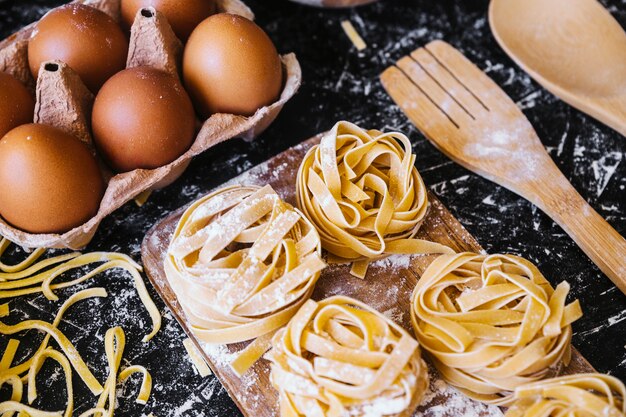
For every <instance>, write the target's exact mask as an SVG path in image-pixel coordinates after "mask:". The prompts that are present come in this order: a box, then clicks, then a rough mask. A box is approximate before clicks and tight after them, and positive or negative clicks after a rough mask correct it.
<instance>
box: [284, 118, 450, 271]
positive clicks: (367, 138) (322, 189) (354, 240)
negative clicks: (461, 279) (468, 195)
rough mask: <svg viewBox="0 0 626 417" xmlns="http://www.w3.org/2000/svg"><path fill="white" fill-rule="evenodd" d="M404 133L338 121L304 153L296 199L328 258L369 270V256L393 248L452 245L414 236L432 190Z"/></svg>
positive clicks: (435, 249)
mask: <svg viewBox="0 0 626 417" xmlns="http://www.w3.org/2000/svg"><path fill="white" fill-rule="evenodd" d="M414 163H415V155H413V154H412V153H411V142H410V141H409V139H408V138H407V137H406V136H404V135H403V134H401V133H382V132H379V131H377V130H369V131H366V130H363V129H361V128H359V127H358V126H356V125H354V124H352V123H349V122H338V123H337V124H336V125H335V126H334V127H333V129H332V130H330V131H329V132H328V133H327V134H326V135H324V136H323V137H322V139H321V142H320V144H319V145H317V146H314V147H313V148H311V149H310V150H309V151H308V152H307V154H306V155H305V157H304V159H303V161H302V164H301V165H300V169H299V171H298V178H297V186H296V187H297V189H296V191H297V201H298V207H299V208H300V210H302V212H303V213H304V214H305V215H306V216H307V217H308V218H309V220H311V222H312V223H313V224H314V225H315V227H316V228H317V230H318V232H319V234H320V238H321V239H322V247H323V248H324V249H325V250H327V251H328V252H329V258H328V260H329V262H331V263H348V262H352V263H353V265H352V273H353V274H354V275H356V276H358V277H361V278H362V277H364V276H365V273H366V271H367V265H368V264H369V262H371V261H372V260H375V259H378V258H382V257H384V256H386V255H389V254H415V253H452V252H453V251H452V250H451V249H450V248H448V247H446V246H443V245H440V244H438V243H434V242H429V241H425V240H420V239H415V235H416V234H417V232H418V230H419V228H420V226H421V224H422V221H423V220H424V218H425V217H426V214H427V211H428V193H427V190H426V186H425V185H424V181H422V178H421V177H420V175H419V173H418V172H417V169H416V168H415V166H414Z"/></svg>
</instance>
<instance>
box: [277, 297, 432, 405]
mask: <svg viewBox="0 0 626 417" xmlns="http://www.w3.org/2000/svg"><path fill="white" fill-rule="evenodd" d="M266 356H267V358H268V359H269V360H270V361H271V362H272V365H271V374H270V381H271V382H272V385H273V386H274V387H275V388H276V389H277V390H278V392H279V401H280V413H281V416H283V417H288V416H289V417H298V416H306V417H309V416H311V417H313V416H315V417H339V416H344V415H351V416H365V415H381V416H382V415H396V414H399V413H404V412H409V413H410V412H412V411H413V409H412V407H413V406H414V405H416V404H418V403H419V401H420V399H421V398H422V395H423V393H424V391H425V389H426V387H427V385H428V373H427V371H426V365H425V364H424V362H423V361H422V359H421V355H420V348H419V345H418V343H417V341H416V340H415V339H413V338H412V337H411V336H410V335H409V334H408V333H407V332H406V331H405V330H404V329H402V328H401V327H400V326H398V325H397V324H395V323H394V322H393V321H391V320H389V319H388V318H387V317H385V316H384V315H383V314H381V313H379V312H378V311H376V310H374V309H372V308H371V307H369V306H368V305H366V304H364V303H362V302H360V301H357V300H355V299H352V298H348V297H344V296H334V297H330V298H327V299H325V300H323V301H320V302H315V301H313V300H309V301H307V302H306V303H305V304H304V305H303V306H302V308H301V309H300V310H299V311H298V313H297V314H296V315H295V316H294V317H293V318H292V319H291V321H290V322H289V324H288V325H287V326H286V327H284V328H282V329H280V330H278V332H276V334H275V336H274V338H273V340H272V349H271V350H270V351H269V352H268V354H267V355H266Z"/></svg>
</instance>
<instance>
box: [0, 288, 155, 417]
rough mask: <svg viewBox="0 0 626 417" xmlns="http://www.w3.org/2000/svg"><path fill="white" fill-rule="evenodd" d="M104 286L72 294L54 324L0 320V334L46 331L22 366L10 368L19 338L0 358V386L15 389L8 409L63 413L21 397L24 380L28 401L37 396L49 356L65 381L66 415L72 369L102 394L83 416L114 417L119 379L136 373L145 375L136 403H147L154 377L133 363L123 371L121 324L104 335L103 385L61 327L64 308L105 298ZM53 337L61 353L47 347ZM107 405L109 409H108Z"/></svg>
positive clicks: (35, 413) (67, 416)
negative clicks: (39, 407)
mask: <svg viewBox="0 0 626 417" xmlns="http://www.w3.org/2000/svg"><path fill="white" fill-rule="evenodd" d="M106 296H107V293H106V291H105V290H104V288H90V289H86V290H83V291H79V292H77V293H75V294H73V295H72V296H70V297H69V298H68V299H67V300H66V301H65V302H64V303H63V305H62V306H61V308H60V309H59V311H58V312H57V315H56V317H55V320H54V322H53V323H52V324H50V323H46V322H44V321H40V320H26V321H23V322H21V323H18V324H16V325H13V326H8V325H5V324H3V323H0V334H3V335H10V334H15V333H18V332H21V331H23V330H30V329H36V330H40V331H43V332H45V333H46V336H45V338H44V340H43V341H42V343H41V345H40V346H39V348H38V349H37V351H36V352H35V353H34V354H33V355H32V356H31V357H30V358H29V359H27V360H25V361H24V362H22V363H21V364H19V365H16V366H13V367H11V364H12V362H13V359H14V357H15V353H16V351H17V347H18V345H19V341H18V340H16V339H10V340H9V343H8V345H7V348H6V349H5V351H4V353H3V355H2V360H1V361H0V387H1V386H2V385H3V384H9V385H11V388H12V395H11V401H9V402H7V403H3V404H4V405H5V406H6V408H5V411H6V412H8V413H11V412H22V413H26V415H29V416H31V417H37V416H61V413H58V412H47V411H41V410H36V409H34V408H32V407H29V406H26V405H24V404H20V403H19V401H20V400H21V398H22V393H23V382H27V383H28V402H29V404H32V402H33V401H35V399H36V398H37V395H38V394H37V386H36V379H37V374H38V373H39V371H40V369H41V367H42V365H43V362H44V361H45V360H46V359H48V358H50V359H53V360H55V361H56V362H58V363H59V365H60V366H61V368H62V370H63V373H64V375H65V380H66V390H67V406H66V409H65V413H64V414H63V417H70V416H72V415H73V414H72V413H73V409H74V398H73V385H72V368H74V370H75V371H76V373H77V374H78V375H79V376H80V377H81V379H82V380H83V382H84V383H85V384H86V385H87V387H88V388H89V389H90V390H91V392H92V393H93V394H94V395H100V397H99V399H98V403H97V405H96V407H95V408H93V409H91V410H88V411H86V412H84V413H82V414H81V416H85V417H86V416H90V415H94V416H108V417H112V416H113V412H114V409H115V398H116V386H117V383H118V382H119V381H123V380H125V379H127V378H128V377H130V376H131V375H133V374H135V373H140V374H142V375H143V380H142V383H141V387H140V390H139V394H138V396H137V400H136V401H137V403H140V404H146V402H147V401H148V399H149V397H150V392H151V389H152V378H151V376H150V373H149V372H148V371H147V370H146V368H144V367H143V366H139V365H132V366H129V367H127V368H125V369H124V370H122V371H121V372H120V370H119V368H120V363H121V360H122V355H123V352H124V347H125V343H126V340H125V335H124V331H123V330H122V328H121V327H114V328H112V329H109V330H108V331H107V333H106V335H105V340H104V344H105V346H104V347H105V352H106V357H107V362H108V368H109V377H108V378H107V380H106V382H105V384H104V386H102V385H101V384H100V383H99V382H98V380H97V379H96V378H95V377H94V375H93V374H92V373H91V371H90V370H89V368H88V366H87V364H86V363H85V362H84V361H83V359H82V358H81V356H80V354H79V353H78V351H77V350H76V348H75V347H74V346H73V345H72V343H71V342H70V341H69V339H67V337H65V335H64V334H63V333H61V332H60V331H59V330H58V328H57V327H58V325H59V323H60V322H61V319H62V318H63V315H64V313H65V311H66V310H67V309H68V308H69V307H71V306H72V305H74V304H75V303H77V302H79V301H82V300H86V299H88V298H93V297H106ZM51 337H52V338H54V339H55V341H56V342H57V343H58V345H59V346H60V348H61V350H62V352H63V353H64V354H63V353H61V352H59V351H57V350H55V349H52V348H50V347H48V343H49V341H50V338H51ZM107 406H108V409H107V408H106V407H107Z"/></svg>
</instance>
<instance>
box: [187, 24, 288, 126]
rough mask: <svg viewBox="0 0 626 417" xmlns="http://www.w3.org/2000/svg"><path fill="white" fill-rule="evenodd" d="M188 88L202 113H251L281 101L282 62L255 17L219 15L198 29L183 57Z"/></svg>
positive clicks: (204, 114) (188, 43) (247, 114)
mask: <svg viewBox="0 0 626 417" xmlns="http://www.w3.org/2000/svg"><path fill="white" fill-rule="evenodd" d="M183 77H184V80H185V86H186V87H187V91H189V94H190V95H191V98H192V99H193V101H194V104H195V105H196V109H197V110H198V111H199V112H200V114H201V115H202V116H203V117H205V118H206V117H208V116H210V115H211V114H212V113H233V114H239V115H243V116H250V115H252V114H254V112H255V111H256V110H257V109H258V108H260V107H263V106H266V105H269V104H271V103H273V102H274V101H276V99H277V98H278V96H279V95H280V91H281V88H282V80H283V77H282V65H281V62H280V58H279V56H278V53H277V52H276V48H275V47H274V44H273V43H272V41H271V40H270V38H269V37H268V36H267V35H266V34H265V32H263V30H262V29H261V28H259V27H258V26H257V25H256V24H254V23H253V22H251V21H250V20H248V19H246V18H244V17H241V16H237V15H233V14H228V13H221V14H216V15H213V16H211V17H209V18H208V19H206V20H205V21H204V22H202V23H200V25H198V27H197V28H196V29H195V30H194V31H193V33H192V34H191V37H190V38H189V41H188V42H187V45H186V47H185V54H184V58H183Z"/></svg>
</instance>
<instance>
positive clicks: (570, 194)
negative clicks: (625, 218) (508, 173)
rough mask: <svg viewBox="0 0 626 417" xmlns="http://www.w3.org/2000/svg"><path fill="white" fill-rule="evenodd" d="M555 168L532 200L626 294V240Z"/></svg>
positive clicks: (539, 186)
mask: <svg viewBox="0 0 626 417" xmlns="http://www.w3.org/2000/svg"><path fill="white" fill-rule="evenodd" d="M555 168H556V167H555ZM555 171H556V172H552V173H551V174H552V175H549V176H546V177H547V178H545V179H544V180H543V181H542V184H537V187H534V191H536V197H537V198H529V200H531V201H532V202H533V203H535V204H536V205H537V206H538V207H539V208H541V209H542V210H543V211H544V212H545V213H546V214H548V215H549V216H550V217H552V219H553V220H554V221H555V222H557V223H558V224H559V225H560V226H561V227H562V228H563V230H565V231H566V232H567V234H568V235H569V236H570V237H571V238H572V239H574V241H575V242H576V243H577V244H578V246H579V247H580V248H581V249H582V250H583V251H584V252H585V253H586V254H587V256H589V258H591V260H592V261H593V262H594V263H595V264H596V265H597V266H598V267H599V268H600V269H601V270H602V272H604V273H605V274H606V275H607V276H608V277H609V278H610V279H611V281H613V283H614V284H615V285H617V287H618V288H619V289H620V290H621V291H622V292H623V293H624V294H626V240H625V239H624V238H623V237H622V236H621V235H620V234H619V233H618V232H617V231H616V230H615V229H614V228H613V227H611V225H610V224H609V223H607V222H606V220H604V219H603V218H602V216H600V215H599V214H598V213H597V212H596V211H595V210H594V209H593V208H592V207H591V206H590V205H589V204H588V203H587V202H586V201H585V199H583V197H582V196H581V195H580V194H578V192H577V191H576V189H575V188H574V187H573V186H572V185H571V184H570V183H569V181H568V180H567V179H566V178H565V177H564V176H563V174H561V172H560V171H559V170H558V169H556V170H555ZM557 174H558V175H557Z"/></svg>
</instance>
